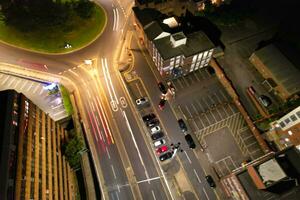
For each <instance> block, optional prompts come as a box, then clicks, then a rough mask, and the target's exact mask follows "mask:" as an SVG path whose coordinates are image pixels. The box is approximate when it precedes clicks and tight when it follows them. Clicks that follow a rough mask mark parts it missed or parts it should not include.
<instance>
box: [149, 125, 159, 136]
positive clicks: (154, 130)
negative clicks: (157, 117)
mask: <svg viewBox="0 0 300 200" xmlns="http://www.w3.org/2000/svg"><path fill="white" fill-rule="evenodd" d="M150 130H151V133H152V134H154V133H157V132H159V131H160V130H161V129H160V127H159V126H154V127H152V128H151V129H150Z"/></svg>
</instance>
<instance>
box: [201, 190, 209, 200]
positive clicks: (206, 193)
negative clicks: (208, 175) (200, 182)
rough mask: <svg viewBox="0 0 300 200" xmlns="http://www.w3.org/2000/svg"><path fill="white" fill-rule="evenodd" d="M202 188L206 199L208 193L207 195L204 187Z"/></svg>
mask: <svg viewBox="0 0 300 200" xmlns="http://www.w3.org/2000/svg"><path fill="white" fill-rule="evenodd" d="M202 190H203V192H204V194H205V196H206V199H207V200H209V197H208V195H207V193H206V190H205V188H204V187H203V188H202Z"/></svg>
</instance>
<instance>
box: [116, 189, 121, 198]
mask: <svg viewBox="0 0 300 200" xmlns="http://www.w3.org/2000/svg"><path fill="white" fill-rule="evenodd" d="M119 192H120V191H119ZM116 194H117V199H118V200H120V198H119V194H118V193H116Z"/></svg>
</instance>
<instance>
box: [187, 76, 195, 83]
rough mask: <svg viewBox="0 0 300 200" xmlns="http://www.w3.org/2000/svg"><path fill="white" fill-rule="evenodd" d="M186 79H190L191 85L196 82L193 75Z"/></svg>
mask: <svg viewBox="0 0 300 200" xmlns="http://www.w3.org/2000/svg"><path fill="white" fill-rule="evenodd" d="M186 77H187V79H189V80H190V81H191V85H192V84H193V83H194V82H195V81H194V80H193V78H192V76H191V74H189V75H187V76H186Z"/></svg>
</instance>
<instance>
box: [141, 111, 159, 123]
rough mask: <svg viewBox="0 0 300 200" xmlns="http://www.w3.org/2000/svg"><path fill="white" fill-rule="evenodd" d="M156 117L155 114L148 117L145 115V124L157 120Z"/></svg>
mask: <svg viewBox="0 0 300 200" xmlns="http://www.w3.org/2000/svg"><path fill="white" fill-rule="evenodd" d="M155 117H156V116H155V115H154V114H153V113H150V114H148V115H144V116H143V121H144V122H149V121H151V120H152V119H155Z"/></svg>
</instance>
